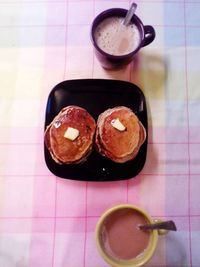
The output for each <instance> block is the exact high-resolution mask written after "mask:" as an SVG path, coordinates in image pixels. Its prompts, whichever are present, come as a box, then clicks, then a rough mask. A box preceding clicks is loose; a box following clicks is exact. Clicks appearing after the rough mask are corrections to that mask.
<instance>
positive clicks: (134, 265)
mask: <svg viewBox="0 0 200 267" xmlns="http://www.w3.org/2000/svg"><path fill="white" fill-rule="evenodd" d="M127 208H128V209H133V210H134V211H137V212H139V213H140V214H142V215H143V216H144V217H145V219H146V221H147V222H148V223H155V222H157V221H160V220H154V219H153V218H151V216H150V215H149V214H148V213H147V212H146V211H144V210H143V209H141V208H139V207H137V206H134V205H130V204H121V205H117V206H114V207H112V208H110V209H108V210H107V211H106V212H105V213H103V214H102V216H101V217H100V219H99V221H98V223H97V226H96V232H95V237H96V245H97V249H98V251H99V253H100V254H101V256H102V257H103V259H104V260H105V261H106V262H107V263H108V264H110V265H111V266H112V267H139V266H143V265H144V264H145V263H147V262H148V261H149V260H150V259H151V257H152V256H153V254H154V252H155V249H156V247H157V243H158V235H163V234H165V233H167V231H166V230H151V231H150V240H149V244H148V246H147V248H146V249H145V251H144V252H143V253H142V254H141V255H140V257H136V258H133V259H129V260H124V259H117V258H113V257H111V256H110V255H109V254H108V253H106V251H105V248H104V246H103V245H102V241H101V233H102V227H103V226H104V222H105V220H106V219H107V217H108V216H110V215H111V214H112V213H113V212H115V211H118V210H123V209H127ZM119 242H120V240H119Z"/></svg>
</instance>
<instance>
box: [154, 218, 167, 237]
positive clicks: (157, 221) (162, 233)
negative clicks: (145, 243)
mask: <svg viewBox="0 0 200 267" xmlns="http://www.w3.org/2000/svg"><path fill="white" fill-rule="evenodd" d="M153 221H154V223H159V222H163V220H160V219H154V220H153ZM157 231H158V234H159V235H166V234H167V233H168V230H165V229H158V230H157Z"/></svg>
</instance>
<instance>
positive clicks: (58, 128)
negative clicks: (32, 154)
mask: <svg viewBox="0 0 200 267" xmlns="http://www.w3.org/2000/svg"><path fill="white" fill-rule="evenodd" d="M68 127H72V128H75V129H77V130H79V136H78V137H77V138H76V139H75V140H74V141H71V140H69V139H67V138H65V137H64V133H65V131H66V130H67V128H68ZM95 128H96V123H95V121H94V119H93V118H92V116H91V115H90V114H89V113H88V112H87V111H86V110H85V109H83V108H81V107H77V106H68V107H66V108H64V109H62V110H61V112H60V113H59V114H58V115H57V116H56V117H55V118H54V120H53V121H52V123H51V124H50V125H49V126H48V127H47V129H46V132H45V144H46V146H47V148H48V149H49V152H50V153H51V156H52V158H53V159H54V160H55V161H56V162H57V163H60V164H62V163H64V164H70V163H78V162H80V161H82V160H84V159H85V157H86V156H88V154H89V153H90V151H91V149H92V143H93V137H94V134H95Z"/></svg>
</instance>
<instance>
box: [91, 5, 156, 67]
mask: <svg viewBox="0 0 200 267" xmlns="http://www.w3.org/2000/svg"><path fill="white" fill-rule="evenodd" d="M126 14H127V10H126V9H122V8H111V9H108V10H105V11H103V12H102V13H100V14H99V15H98V16H97V17H96V18H95V19H94V21H93V23H92V27H91V40H92V43H93V45H94V49H95V54H96V57H97V58H98V60H99V61H100V63H101V65H102V67H103V68H105V69H116V68H121V67H123V66H124V65H127V64H128V63H130V62H131V61H132V60H133V58H134V56H135V54H136V53H137V52H138V51H139V50H140V49H141V48H142V47H144V46H147V45H148V44H150V43H151V42H152V41H153V40H154V38H155V30H154V28H153V27H152V26H150V25H146V26H144V25H143V23H142V21H141V20H140V19H139V18H138V16H136V15H133V17H132V19H131V21H130V23H129V25H127V26H124V27H123V28H122V26H121V25H122V22H123V20H124V18H125V16H126ZM120 29H123V30H120Z"/></svg>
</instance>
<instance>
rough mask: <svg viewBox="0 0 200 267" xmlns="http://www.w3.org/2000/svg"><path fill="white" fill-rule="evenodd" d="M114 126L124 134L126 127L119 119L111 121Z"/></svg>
mask: <svg viewBox="0 0 200 267" xmlns="http://www.w3.org/2000/svg"><path fill="white" fill-rule="evenodd" d="M111 124H112V126H113V127H114V128H115V129H117V130H119V131H120V132H123V131H125V130H126V127H125V126H124V125H123V124H122V123H121V121H120V120H119V119H118V118H117V119H114V120H112V121H111Z"/></svg>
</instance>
